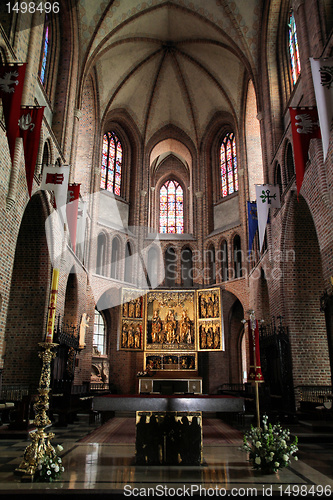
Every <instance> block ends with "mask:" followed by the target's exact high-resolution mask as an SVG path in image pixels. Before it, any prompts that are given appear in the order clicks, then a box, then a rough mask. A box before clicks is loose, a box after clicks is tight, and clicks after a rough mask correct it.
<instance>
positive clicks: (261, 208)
mask: <svg viewBox="0 0 333 500" xmlns="http://www.w3.org/2000/svg"><path fill="white" fill-rule="evenodd" d="M256 196H257V214H258V229H259V250H261V249H262V245H263V243H264V237H265V231H266V224H267V219H268V215H269V209H270V208H280V206H281V204H280V189H279V186H271V185H270V184H258V185H256Z"/></svg>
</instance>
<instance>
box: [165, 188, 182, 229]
mask: <svg viewBox="0 0 333 500" xmlns="http://www.w3.org/2000/svg"><path fill="white" fill-rule="evenodd" d="M160 233H167V234H183V233H184V192H183V188H182V187H181V185H180V184H179V183H178V182H177V181H175V180H168V181H167V182H165V183H164V184H163V186H162V187H161V189H160Z"/></svg>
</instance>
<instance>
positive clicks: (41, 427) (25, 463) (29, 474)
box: [16, 342, 58, 481]
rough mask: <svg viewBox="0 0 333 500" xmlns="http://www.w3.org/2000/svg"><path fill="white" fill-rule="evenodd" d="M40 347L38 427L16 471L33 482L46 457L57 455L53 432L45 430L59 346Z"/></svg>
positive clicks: (36, 417)
mask: <svg viewBox="0 0 333 500" xmlns="http://www.w3.org/2000/svg"><path fill="white" fill-rule="evenodd" d="M38 345H39V346H40V347H41V348H42V351H41V352H39V353H38V356H39V357H40V358H42V361H43V365H42V372H41V376H40V380H39V386H38V389H37V390H38V399H37V402H36V403H35V404H34V409H35V411H36V416H35V419H34V421H33V423H34V425H35V426H36V427H37V430H36V431H33V432H31V433H30V438H31V440H32V443H31V444H30V445H29V446H27V448H26V449H25V451H24V454H23V460H22V462H21V464H20V466H19V467H18V468H17V469H16V472H17V473H20V474H23V478H26V479H30V480H31V481H32V480H33V478H34V475H35V473H36V470H37V467H38V464H39V462H40V461H41V460H43V459H44V458H45V456H48V457H50V458H54V457H55V456H56V455H57V453H56V451H55V449H54V448H53V446H52V444H51V443H50V440H51V439H53V438H54V434H53V433H52V432H50V433H46V432H45V428H46V427H47V426H48V425H50V424H51V420H50V419H49V417H48V415H47V411H48V409H49V392H50V382H51V361H52V359H53V358H54V357H55V356H56V353H54V352H52V349H53V348H55V347H56V346H57V345H58V344H54V343H52V342H41V343H39V344H38Z"/></svg>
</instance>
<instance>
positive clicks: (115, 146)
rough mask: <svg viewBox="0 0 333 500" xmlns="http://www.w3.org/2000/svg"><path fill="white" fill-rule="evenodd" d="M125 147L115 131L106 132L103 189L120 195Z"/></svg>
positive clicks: (103, 148) (103, 153) (102, 173)
mask: <svg viewBox="0 0 333 500" xmlns="http://www.w3.org/2000/svg"><path fill="white" fill-rule="evenodd" d="M122 163H123V148H122V145H121V142H120V140H119V139H118V137H117V136H116V134H115V133H114V132H106V133H105V134H104V136H103V147H102V166H101V184H100V187H101V189H106V190H107V191H110V193H114V194H117V195H118V196H120V187H121V175H122Z"/></svg>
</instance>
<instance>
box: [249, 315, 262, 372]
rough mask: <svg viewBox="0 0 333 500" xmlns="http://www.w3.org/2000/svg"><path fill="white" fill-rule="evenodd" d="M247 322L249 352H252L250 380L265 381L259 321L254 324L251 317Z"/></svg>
mask: <svg viewBox="0 0 333 500" xmlns="http://www.w3.org/2000/svg"><path fill="white" fill-rule="evenodd" d="M247 324H248V335H249V354H250V371H249V376H248V380H249V381H250V382H263V381H264V377H263V374H262V372H261V364H260V346H259V325H258V321H257V320H255V322H254V325H252V321H251V320H250V319H249V320H248V323H247ZM253 326H254V329H253Z"/></svg>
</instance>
